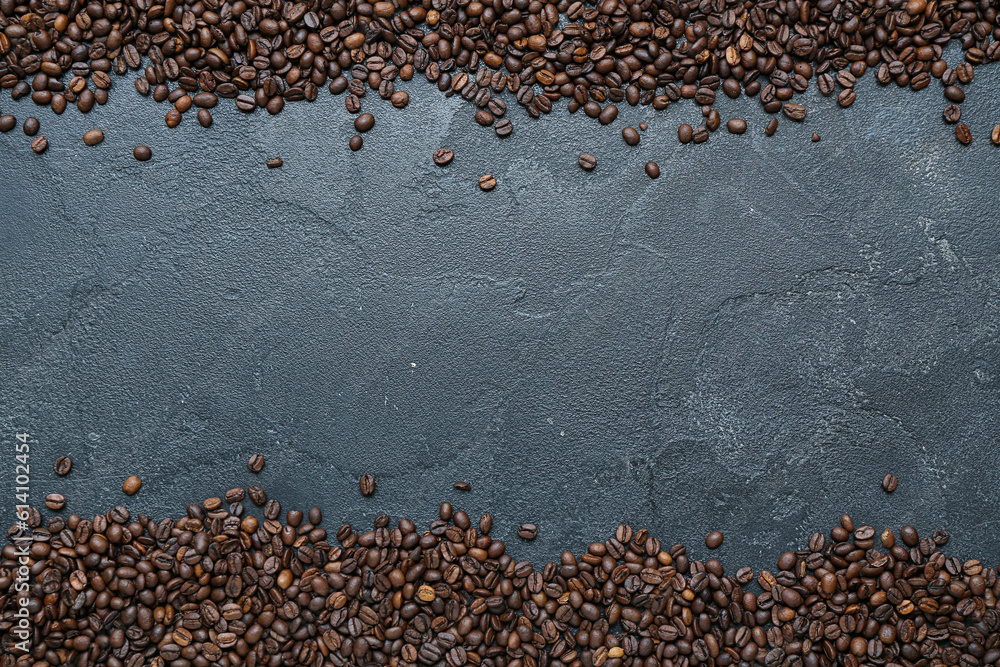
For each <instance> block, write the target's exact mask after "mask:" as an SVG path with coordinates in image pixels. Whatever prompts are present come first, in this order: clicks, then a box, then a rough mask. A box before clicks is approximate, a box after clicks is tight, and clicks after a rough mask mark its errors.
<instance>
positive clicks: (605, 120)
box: [597, 104, 618, 125]
mask: <svg viewBox="0 0 1000 667" xmlns="http://www.w3.org/2000/svg"><path fill="white" fill-rule="evenodd" d="M615 118H618V107H616V106H615V105H614V104H609V105H608V106H606V107H604V109H603V110H601V113H600V115H599V116H598V117H597V120H598V121H599V122H600V123H601V125H609V124H611V123H613V122H614V120H615Z"/></svg>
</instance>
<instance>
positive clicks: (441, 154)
mask: <svg viewBox="0 0 1000 667" xmlns="http://www.w3.org/2000/svg"><path fill="white" fill-rule="evenodd" d="M454 159H455V152H454V151H452V150H451V149H450V148H439V149H437V150H436V151H434V164H436V165H438V166H439V167H443V166H445V165H446V164H448V163H450V162H451V161H452V160H454Z"/></svg>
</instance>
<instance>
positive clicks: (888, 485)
mask: <svg viewBox="0 0 1000 667" xmlns="http://www.w3.org/2000/svg"><path fill="white" fill-rule="evenodd" d="M897 486H899V479H898V478H897V477H896V476H895V475H893V474H892V473H889V474H887V475H886V476H885V477H883V478H882V488H883V489H885V492H886V493H892V492H893V491H895V490H896V487H897Z"/></svg>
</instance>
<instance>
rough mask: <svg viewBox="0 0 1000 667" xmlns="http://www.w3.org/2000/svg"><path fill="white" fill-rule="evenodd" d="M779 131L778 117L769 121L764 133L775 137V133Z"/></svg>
mask: <svg viewBox="0 0 1000 667" xmlns="http://www.w3.org/2000/svg"><path fill="white" fill-rule="evenodd" d="M777 131H778V119H777V118H772V119H771V120H769V121H767V125H766V126H765V127H764V134H766V135H767V136H769V137H773V136H774V133H775V132H777Z"/></svg>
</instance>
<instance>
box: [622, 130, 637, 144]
mask: <svg viewBox="0 0 1000 667" xmlns="http://www.w3.org/2000/svg"><path fill="white" fill-rule="evenodd" d="M622 139H624V140H625V143H626V144H628V145H629V146H637V145H638V144H639V133H638V132H637V131H636V129H635V128H634V127H631V126H629V127H626V128H625V129H623V130H622Z"/></svg>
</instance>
